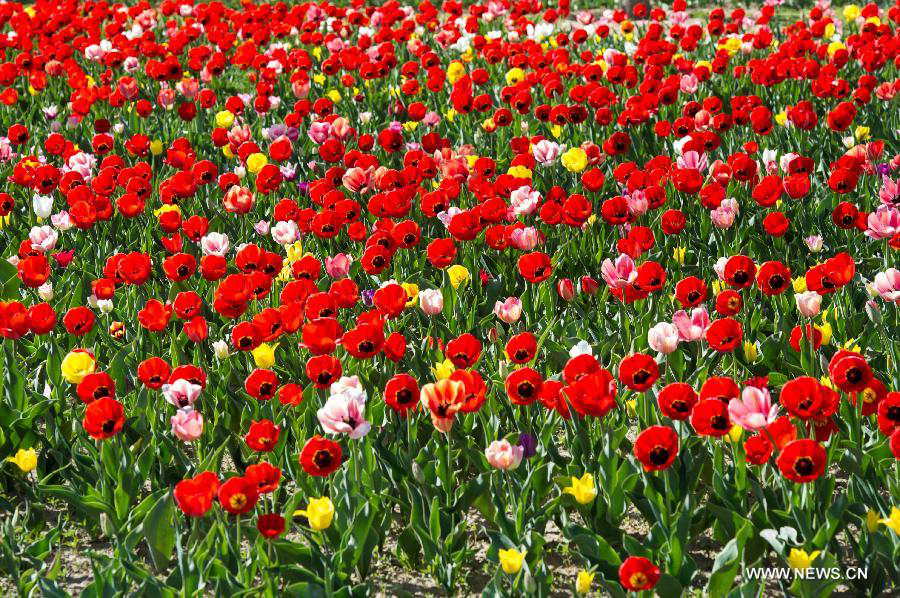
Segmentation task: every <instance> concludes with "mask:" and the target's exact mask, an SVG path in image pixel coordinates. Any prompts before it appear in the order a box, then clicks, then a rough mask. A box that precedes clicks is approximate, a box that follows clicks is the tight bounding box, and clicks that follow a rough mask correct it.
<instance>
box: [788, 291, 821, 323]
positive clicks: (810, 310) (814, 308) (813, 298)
mask: <svg viewBox="0 0 900 598" xmlns="http://www.w3.org/2000/svg"><path fill="white" fill-rule="evenodd" d="M794 301H796V302H797V309H798V310H799V311H800V315H802V316H803V317H805V318H814V317H816V316H817V315H819V311H821V309H822V295H820V294H818V293H817V292H815V291H806V292H805V293H797V294H796V295H794Z"/></svg>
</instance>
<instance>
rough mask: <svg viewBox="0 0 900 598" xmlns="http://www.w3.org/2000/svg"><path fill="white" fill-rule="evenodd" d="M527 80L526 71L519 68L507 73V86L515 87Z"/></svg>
mask: <svg viewBox="0 0 900 598" xmlns="http://www.w3.org/2000/svg"><path fill="white" fill-rule="evenodd" d="M523 79H525V71H523V70H522V69H520V68H519V67H513V68H511V69H509V70H508V71H506V84H507V85H515V84H516V83H519V82H520V81H522V80H523Z"/></svg>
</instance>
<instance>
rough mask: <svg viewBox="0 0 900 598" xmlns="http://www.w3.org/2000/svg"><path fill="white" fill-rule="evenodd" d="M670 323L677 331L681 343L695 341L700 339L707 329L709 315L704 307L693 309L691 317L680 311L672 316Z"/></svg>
mask: <svg viewBox="0 0 900 598" xmlns="http://www.w3.org/2000/svg"><path fill="white" fill-rule="evenodd" d="M672 323H673V324H675V327H676V328H677V329H678V338H680V339H681V340H683V341H688V342H690V341H695V340H697V339H699V338H702V337H703V335H704V334H705V333H706V329H707V328H709V313H708V312H707V311H706V308H705V307H695V308H694V309H693V310H692V311H691V315H688V313H687V312H686V311H685V310H683V309H680V310H678V311H677V312H675V314H674V315H673V316H672Z"/></svg>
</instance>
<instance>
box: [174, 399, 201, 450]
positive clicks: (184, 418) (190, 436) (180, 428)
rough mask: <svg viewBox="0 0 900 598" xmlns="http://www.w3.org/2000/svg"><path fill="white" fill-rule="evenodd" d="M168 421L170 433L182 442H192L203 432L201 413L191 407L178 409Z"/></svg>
mask: <svg viewBox="0 0 900 598" xmlns="http://www.w3.org/2000/svg"><path fill="white" fill-rule="evenodd" d="M170 421H171V422H172V434H174V435H175V436H176V437H177V438H178V439H179V440H181V441H182V442H193V441H195V440H197V439H198V438H200V435H201V434H202V433H203V415H201V414H200V412H199V411H194V409H193V408H192V407H185V408H183V409H179V410H178V411H177V412H176V413H175V415H173V416H172V417H171V420H170Z"/></svg>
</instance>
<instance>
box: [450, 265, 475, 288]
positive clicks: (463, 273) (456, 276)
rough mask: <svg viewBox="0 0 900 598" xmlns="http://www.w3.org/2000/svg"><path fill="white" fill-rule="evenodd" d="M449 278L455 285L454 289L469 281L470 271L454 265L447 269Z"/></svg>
mask: <svg viewBox="0 0 900 598" xmlns="http://www.w3.org/2000/svg"><path fill="white" fill-rule="evenodd" d="M447 276H448V277H449V278H450V284H451V285H453V288H454V289H455V288H458V287H459V285H461V284H462V283H464V282H465V281H467V280H469V277H470V275H469V270H468V269H467V268H466V267H465V266H461V265H459V264H454V265H452V266H450V267H449V268H447Z"/></svg>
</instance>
